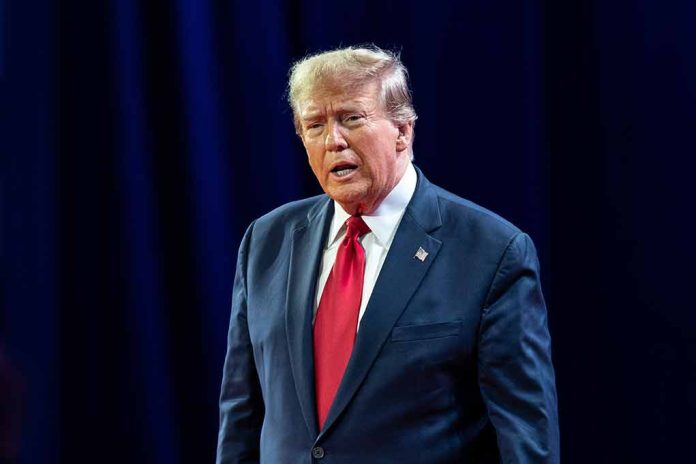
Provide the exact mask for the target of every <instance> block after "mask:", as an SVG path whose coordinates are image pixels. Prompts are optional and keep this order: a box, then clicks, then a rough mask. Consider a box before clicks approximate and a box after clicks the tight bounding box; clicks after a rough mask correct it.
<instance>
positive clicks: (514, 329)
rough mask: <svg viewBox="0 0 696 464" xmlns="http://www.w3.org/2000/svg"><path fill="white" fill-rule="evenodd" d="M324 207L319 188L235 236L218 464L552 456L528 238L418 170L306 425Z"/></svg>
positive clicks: (542, 332) (311, 400) (327, 206)
mask: <svg viewBox="0 0 696 464" xmlns="http://www.w3.org/2000/svg"><path fill="white" fill-rule="evenodd" d="M332 214H333V203H332V202H331V201H330V200H329V199H328V198H327V197H326V196H324V195H322V196H318V197H313V198H309V199H306V200H302V201H298V202H294V203H290V204H287V205H285V206H282V207H280V208H278V209H276V210H275V211H273V212H271V213H269V214H267V215H265V216H263V217H261V218H260V219H258V220H256V221H255V222H254V223H253V224H252V225H251V226H250V227H249V229H248V230H247V232H246V234H245V236H244V239H243V241H242V244H241V246H240V250H239V257H238V262H237V273H236V277H235V281H234V294H233V300H232V314H231V321H230V327H229V339H228V344H229V345H228V351H227V357H226V361H225V367H224V373H223V382H222V393H221V399H220V415H221V418H220V419H221V422H220V433H219V437H218V454H217V462H218V463H219V464H237V463H257V462H259V461H260V462H262V463H268V464H284V463H288V464H298V463H311V462H316V463H322V464H324V463H326V464H371V463H400V464H408V463H414V464H415V463H418V464H439V463H443V464H444V463H493V462H496V463H497V462H503V463H556V462H558V461H559V448H558V447H559V445H558V423H557V412H556V392H555V386H554V373H553V367H552V365H551V354H550V339H549V333H548V329H547V321H546V308H545V305H544V299H543V296H542V293H541V288H540V285H539V270H538V260H537V256H536V252H535V249H534V245H533V244H532V241H531V240H530V239H529V237H528V236H527V235H526V234H524V233H522V232H520V230H519V229H517V228H516V227H515V226H513V225H512V224H510V223H509V222H507V221H505V220H504V219H502V218H500V217H499V216H497V215H495V214H493V213H491V212H490V211H487V210H485V209H483V208H481V207H480V206H477V205H475V204H473V203H471V202H469V201H467V200H464V199H462V198H459V197H457V196H455V195H453V194H451V193H449V192H446V191H444V190H442V189H440V188H439V187H436V186H434V185H432V184H430V183H429V182H428V180H427V179H426V178H425V177H424V176H423V174H422V173H421V172H420V171H418V184H417V187H416V191H415V193H414V196H413V198H412V200H411V202H410V203H409V205H408V207H407V208H406V212H405V214H404V216H403V219H402V221H401V224H400V225H399V227H398V229H397V232H396V235H395V237H394V241H393V243H392V245H391V248H390V250H389V253H388V255H387V257H386V260H385V262H384V265H383V267H382V270H381V272H380V274H379V278H378V280H377V283H376V285H375V288H374V290H373V293H372V296H371V298H370V301H369V303H368V305H367V309H366V312H365V314H364V316H363V318H362V320H361V322H360V329H359V331H358V334H357V338H356V342H355V347H354V349H353V353H352V356H351V358H350V361H349V364H348V367H347V368H346V372H345V375H344V377H343V380H342V382H341V385H340V387H339V390H338V393H337V396H336V398H335V400H334V403H333V405H332V408H331V410H330V412H329V415H328V418H327V420H326V423H325V425H324V428H323V429H322V430H319V429H318V426H317V418H316V409H315V397H314V374H313V355H312V315H313V304H314V295H315V285H316V281H317V275H318V268H319V263H320V260H321V256H322V248H323V245H324V244H325V242H326V234H327V231H328V226H329V223H330V221H331V218H332ZM419 248H422V249H423V250H425V251H426V252H427V253H428V255H427V257H426V258H425V260H423V261H421V260H420V259H417V258H416V257H415V254H416V251H417V250H418V249H419Z"/></svg>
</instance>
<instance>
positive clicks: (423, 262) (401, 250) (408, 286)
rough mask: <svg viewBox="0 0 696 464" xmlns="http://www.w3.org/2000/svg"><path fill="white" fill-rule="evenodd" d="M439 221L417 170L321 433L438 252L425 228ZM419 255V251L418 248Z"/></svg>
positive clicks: (434, 200)
mask: <svg viewBox="0 0 696 464" xmlns="http://www.w3.org/2000/svg"><path fill="white" fill-rule="evenodd" d="M441 224H442V220H441V217H440V210H439V205H438V201H437V196H436V195H435V192H434V191H433V187H432V186H431V185H430V184H429V183H428V181H427V179H425V177H424V176H423V175H422V173H421V172H420V171H418V184H417V187H416V191H415V193H414V195H413V198H412V199H411V202H410V203H409V206H408V207H407V208H406V212H405V213H404V216H403V218H402V219H401V223H400V224H399V228H398V229H397V232H396V235H395V237H394V241H393V242H392V245H391V247H390V249H389V253H388V254H387V257H386V259H385V261H384V264H383V266H382V270H381V271H380V273H379V277H378V279H377V282H376V284H375V288H374V290H373V291H372V296H371V297H370V301H369V303H368V305H367V308H366V310H365V314H364V315H363V318H362V320H361V322H360V330H359V331H358V336H357V338H356V341H355V346H354V347H353V353H352V354H351V358H350V361H349V362H348V366H347V368H346V372H345V374H344V376H343V379H342V380H341V385H340V386H339V389H338V392H337V394H336V398H335V399H334V402H333V404H332V405H331V409H330V411H329V415H328V417H327V419H326V423H325V424H324V428H323V429H322V431H321V434H322V435H323V434H324V433H325V432H326V431H327V430H328V429H329V428H330V427H331V425H332V424H333V423H334V422H335V421H336V419H337V418H338V416H339V415H340V414H341V412H343V410H344V409H345V408H346V406H347V405H348V403H349V402H350V400H351V399H352V398H353V395H354V394H355V392H356V391H357V390H358V388H359V387H360V384H361V383H362V381H363V380H364V378H365V376H366V375H367V373H368V371H369V370H370V367H371V366H372V364H373V363H374V361H375V358H376V357H377V355H378V354H379V352H380V350H381V349H382V345H383V344H384V343H385V341H386V339H387V337H388V336H389V334H390V333H391V330H392V327H393V326H394V324H395V323H396V321H397V319H398V318H399V316H400V315H401V313H402V312H403V311H404V309H405V308H406V305H407V304H408V302H409V300H410V299H411V296H412V295H413V293H414V292H415V291H416V289H417V288H418V287H419V285H420V282H421V280H423V277H425V274H426V273H427V271H428V269H429V268H430V266H431V265H432V263H433V262H434V261H435V259H436V258H437V255H438V252H439V250H440V247H441V245H442V242H440V241H439V240H437V239H436V238H433V237H432V236H430V235H429V232H431V231H433V230H435V229H436V228H438V227H439V226H440V225H441ZM419 249H422V250H424V251H425V252H427V256H425V258H424V259H419V258H418V257H416V253H418V251H419ZM419 255H420V257H421V258H422V257H423V254H422V253H419Z"/></svg>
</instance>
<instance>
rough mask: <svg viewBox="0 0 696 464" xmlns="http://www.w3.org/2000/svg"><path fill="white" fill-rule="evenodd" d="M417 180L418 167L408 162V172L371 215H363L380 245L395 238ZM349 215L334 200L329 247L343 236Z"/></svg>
mask: <svg viewBox="0 0 696 464" xmlns="http://www.w3.org/2000/svg"><path fill="white" fill-rule="evenodd" d="M417 181H418V175H417V174H416V169H415V168H414V167H413V164H411V163H408V167H407V168H406V172H405V173H404V175H403V176H401V180H399V182H398V183H397V184H396V186H395V187H394V188H393V189H392V191H391V192H389V194H388V195H387V196H386V197H385V198H384V200H382V203H380V204H379V206H378V207H377V209H375V210H374V211H373V212H372V214H370V215H363V217H362V218H363V220H364V221H365V224H367V226H368V227H369V228H370V231H371V232H372V233H373V234H374V235H375V239H376V241H377V242H378V243H379V244H380V245H382V246H389V244H390V243H391V241H392V239H393V238H394V234H395V232H396V228H397V226H398V225H399V222H400V221H401V216H403V214H404V211H406V206H407V205H408V202H409V201H411V197H413V193H414V192H415V191H416V183H417ZM349 217H350V214H348V213H346V211H345V210H344V209H343V208H342V207H341V205H340V204H338V203H337V202H335V201H334V215H333V219H332V220H331V226H330V228H329V240H328V242H327V248H332V247H334V246H335V245H337V244H338V242H339V239H342V238H343V235H344V233H345V227H344V224H345V222H346V220H347V219H348V218H349Z"/></svg>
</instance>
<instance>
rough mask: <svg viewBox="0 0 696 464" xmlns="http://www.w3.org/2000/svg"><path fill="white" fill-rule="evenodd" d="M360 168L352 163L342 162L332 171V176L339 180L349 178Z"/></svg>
mask: <svg viewBox="0 0 696 464" xmlns="http://www.w3.org/2000/svg"><path fill="white" fill-rule="evenodd" d="M357 169H358V166H357V165H355V164H352V163H347V162H341V163H338V164H337V165H335V166H334V167H333V168H332V169H331V174H333V175H334V176H336V177H338V178H342V177H346V176H349V175H350V174H351V173H353V172H355V171H356V170H357Z"/></svg>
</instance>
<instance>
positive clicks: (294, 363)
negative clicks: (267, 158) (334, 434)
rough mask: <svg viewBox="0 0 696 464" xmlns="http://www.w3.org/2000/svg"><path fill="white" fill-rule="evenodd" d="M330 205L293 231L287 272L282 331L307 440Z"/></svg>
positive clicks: (312, 422)
mask: <svg viewBox="0 0 696 464" xmlns="http://www.w3.org/2000/svg"><path fill="white" fill-rule="evenodd" d="M332 216H333V203H332V202H331V201H330V200H328V199H325V200H324V201H322V202H321V203H320V204H319V205H317V207H315V208H314V209H313V210H312V211H311V212H310V213H309V214H308V215H307V222H306V223H305V224H303V225H301V226H300V227H299V228H297V229H296V230H295V231H294V234H293V241H292V249H291V251H290V269H289V271H288V287H287V301H286V312H285V322H286V324H285V328H286V333H287V338H288V349H289V353H290V365H291V369H292V374H293V378H294V379H295V388H296V390H297V396H298V399H299V402H300V407H301V409H302V414H303V415H304V419H305V422H306V424H307V429H308V430H309V434H310V436H311V437H316V435H317V428H318V425H317V413H316V403H315V393H314V356H313V353H312V316H313V313H314V294H315V289H316V282H317V274H318V271H319V263H320V262H321V257H322V251H323V248H324V243H325V242H326V234H327V231H328V226H329V224H330V222H331V218H332Z"/></svg>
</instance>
